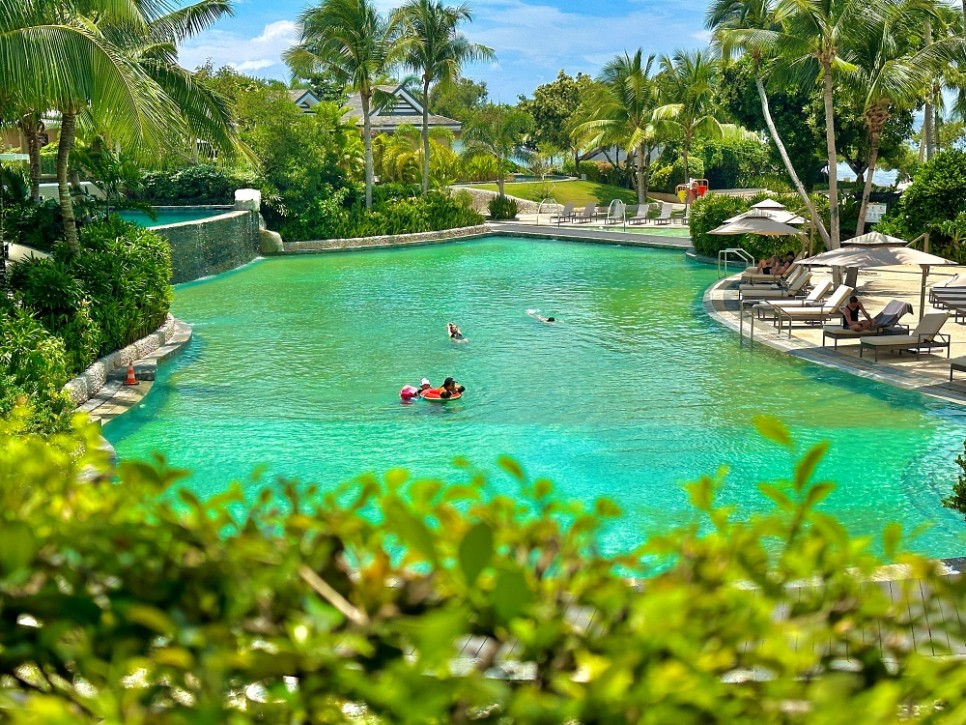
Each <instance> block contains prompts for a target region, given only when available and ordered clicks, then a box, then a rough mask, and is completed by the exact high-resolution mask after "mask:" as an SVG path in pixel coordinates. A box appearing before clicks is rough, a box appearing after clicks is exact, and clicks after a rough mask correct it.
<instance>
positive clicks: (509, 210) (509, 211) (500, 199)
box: [486, 196, 519, 221]
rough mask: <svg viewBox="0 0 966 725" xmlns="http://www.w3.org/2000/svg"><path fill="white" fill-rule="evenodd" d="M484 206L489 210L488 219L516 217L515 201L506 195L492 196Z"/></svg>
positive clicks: (496, 219)
mask: <svg viewBox="0 0 966 725" xmlns="http://www.w3.org/2000/svg"><path fill="white" fill-rule="evenodd" d="M486 208H487V209H488V210H489V212H490V219H493V220H494V221H498V220H500V219H516V216H517V212H518V211H519V209H518V207H517V203H516V201H515V200H514V199H511V198H510V197H508V196H494V197H493V198H492V199H490V201H489V202H487V205H486Z"/></svg>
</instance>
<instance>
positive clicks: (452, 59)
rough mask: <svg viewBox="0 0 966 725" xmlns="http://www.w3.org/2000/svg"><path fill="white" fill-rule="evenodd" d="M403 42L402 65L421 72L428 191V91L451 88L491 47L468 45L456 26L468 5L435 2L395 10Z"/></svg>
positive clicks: (422, 0)
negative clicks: (465, 66)
mask: <svg viewBox="0 0 966 725" xmlns="http://www.w3.org/2000/svg"><path fill="white" fill-rule="evenodd" d="M398 12H399V17H400V21H401V22H402V23H403V25H404V27H405V31H404V33H405V35H406V37H407V39H408V41H407V53H406V61H405V62H406V65H407V66H409V67H410V68H412V69H413V70H414V71H416V72H418V73H421V76H420V80H421V81H422V91H423V95H422V99H421V101H422V104H423V134H422V136H423V178H422V190H423V193H424V194H425V193H426V191H427V190H428V189H429V154H430V146H429V88H430V86H431V85H433V84H436V85H439V86H442V87H444V88H446V87H450V86H452V85H453V84H454V83H456V82H457V81H458V80H459V78H460V71H461V70H462V67H463V64H464V63H466V62H467V61H479V60H491V59H492V58H494V57H495V55H494V53H493V49H492V48H488V47H487V46H485V45H479V44H476V43H471V42H469V41H468V40H467V39H466V37H465V36H464V35H463V34H462V33H460V32H458V31H457V29H456V26H457V25H459V24H460V23H461V22H463V21H465V20H472V19H473V17H472V15H471V14H470V8H469V5H466V4H463V5H457V6H453V7H449V6H446V5H443V3H442V2H440V1H439V0H409V2H407V3H406V4H405V5H403V6H402V7H401V8H400V9H399V11H398Z"/></svg>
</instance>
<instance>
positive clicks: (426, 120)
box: [423, 0, 966, 194]
mask: <svg viewBox="0 0 966 725" xmlns="http://www.w3.org/2000/svg"><path fill="white" fill-rule="evenodd" d="M964 1H966V0H964ZM427 191H429V78H427V77H426V76H423V193H424V194H425V193H426V192H427Z"/></svg>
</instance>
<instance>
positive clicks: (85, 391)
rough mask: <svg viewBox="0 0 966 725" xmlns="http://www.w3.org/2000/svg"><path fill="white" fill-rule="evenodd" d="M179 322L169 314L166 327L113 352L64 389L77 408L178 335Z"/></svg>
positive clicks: (164, 325) (163, 326)
mask: <svg viewBox="0 0 966 725" xmlns="http://www.w3.org/2000/svg"><path fill="white" fill-rule="evenodd" d="M176 330H177V320H175V319H174V317H172V316H171V315H170V314H169V315H168V316H167V317H166V318H165V320H164V324H163V325H161V327H159V328H158V329H157V330H156V331H155V332H152V333H151V334H150V335H148V336H147V337H142V338H141V339H140V340H138V341H137V342H135V343H133V344H131V345H128V346H127V347H125V348H124V349H122V350H118V351H117V352H112V353H111V354H110V355H105V356H104V357H102V358H101V359H100V360H98V361H96V362H95V363H94V364H93V365H91V366H90V367H89V368H87V370H85V371H84V372H82V373H81V374H80V375H78V376H77V377H76V378H74V379H73V380H71V381H70V382H69V383H67V385H65V386H64V390H65V391H66V392H67V394H68V395H69V396H70V399H71V401H73V403H74V405H80V404H81V403H84V402H85V401H87V400H90V399H91V398H92V397H94V396H95V395H96V394H97V392H98V391H99V390H100V389H101V387H103V385H104V383H105V382H107V378H108V376H109V375H110V374H111V373H112V372H113V371H114V370H117V369H118V368H126V367H127V366H128V364H129V363H133V362H134V361H136V360H140V359H141V358H143V357H147V356H148V355H150V354H151V353H153V352H154V351H155V350H157V349H158V348H160V347H162V346H164V345H166V344H167V343H168V341H169V340H171V338H172V337H174V335H175V331H176Z"/></svg>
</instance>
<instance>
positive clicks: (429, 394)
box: [421, 390, 463, 403]
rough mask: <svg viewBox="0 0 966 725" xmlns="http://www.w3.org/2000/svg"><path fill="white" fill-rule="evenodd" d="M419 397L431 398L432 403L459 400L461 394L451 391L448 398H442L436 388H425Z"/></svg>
mask: <svg viewBox="0 0 966 725" xmlns="http://www.w3.org/2000/svg"><path fill="white" fill-rule="evenodd" d="M421 397H422V399H423V400H431V401H432V402H434V403H447V402H449V401H450V400H459V399H460V398H461V397H463V394H462V393H453V394H452V395H451V396H449V397H448V398H443V397H441V396H440V394H439V391H438V390H427V391H426V392H425V393H423V394H422V396H421Z"/></svg>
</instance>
